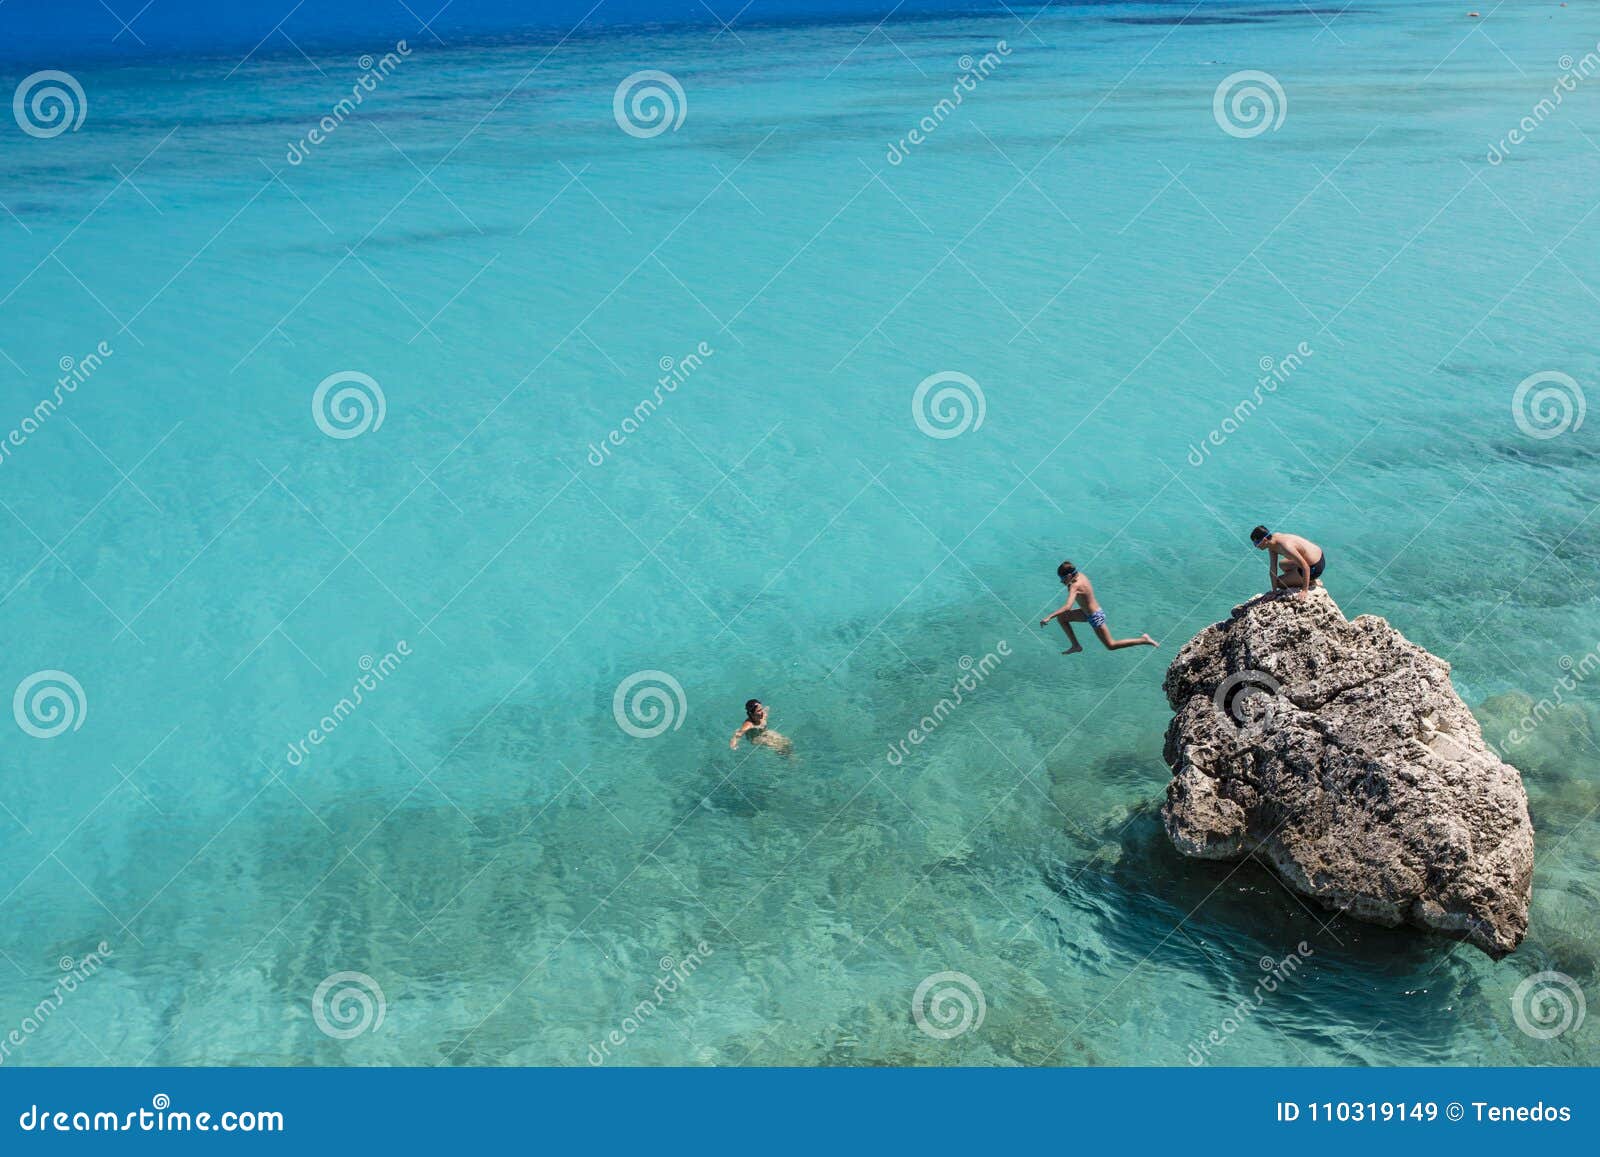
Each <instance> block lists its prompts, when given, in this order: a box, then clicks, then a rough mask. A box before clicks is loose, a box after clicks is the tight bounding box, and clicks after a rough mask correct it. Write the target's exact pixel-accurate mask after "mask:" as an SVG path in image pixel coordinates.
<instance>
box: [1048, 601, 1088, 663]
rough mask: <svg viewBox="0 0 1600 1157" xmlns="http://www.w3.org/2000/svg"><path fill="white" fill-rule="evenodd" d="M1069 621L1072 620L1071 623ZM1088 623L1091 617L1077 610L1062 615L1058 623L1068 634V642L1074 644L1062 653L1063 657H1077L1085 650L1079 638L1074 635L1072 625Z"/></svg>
mask: <svg viewBox="0 0 1600 1157" xmlns="http://www.w3.org/2000/svg"><path fill="white" fill-rule="evenodd" d="M1068 620H1071V622H1069V621H1068ZM1088 621H1089V616H1088V615H1086V614H1084V613H1083V612H1082V611H1077V610H1073V611H1068V612H1067V613H1066V614H1064V615H1062V616H1061V617H1060V618H1059V619H1057V620H1056V622H1058V623H1060V624H1061V629H1062V630H1063V631H1065V632H1066V633H1067V642H1069V643H1071V644H1072V646H1071V647H1069V648H1067V649H1066V650H1065V651H1062V652H1061V653H1062V654H1063V655H1075V654H1077V653H1078V652H1079V651H1081V650H1083V644H1082V643H1080V642H1078V636H1077V635H1074V634H1073V633H1072V623H1073V622H1078V623H1086V622H1088Z"/></svg>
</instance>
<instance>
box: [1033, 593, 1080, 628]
mask: <svg viewBox="0 0 1600 1157" xmlns="http://www.w3.org/2000/svg"><path fill="white" fill-rule="evenodd" d="M1077 601H1078V592H1077V591H1073V592H1072V593H1071V594H1069V595H1068V596H1067V601H1066V602H1064V603H1062V604H1061V606H1059V607H1058V608H1056V609H1055V610H1053V611H1051V612H1050V613H1049V614H1048V615H1046V616H1045V617H1044V618H1042V619H1040V620H1039V625H1040V626H1041V627H1042V626H1045V625H1046V624H1047V623H1049V622H1050V620H1052V619H1059V618H1060V617H1061V616H1062V615H1064V614H1066V613H1067V612H1068V611H1070V610H1071V609H1072V604H1073V603H1075V602H1077Z"/></svg>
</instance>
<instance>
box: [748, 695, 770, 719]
mask: <svg viewBox="0 0 1600 1157" xmlns="http://www.w3.org/2000/svg"><path fill="white" fill-rule="evenodd" d="M765 710H766V708H765V707H763V706H761V700H759V699H750V700H747V701H746V702H745V705H744V717H745V718H746V719H749V720H754V719H755V717H756V715H757V714H758V713H759V712H762V711H765Z"/></svg>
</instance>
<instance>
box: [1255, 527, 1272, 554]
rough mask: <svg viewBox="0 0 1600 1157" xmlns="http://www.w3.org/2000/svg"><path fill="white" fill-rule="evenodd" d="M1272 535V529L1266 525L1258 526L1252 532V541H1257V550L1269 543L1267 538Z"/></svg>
mask: <svg viewBox="0 0 1600 1157" xmlns="http://www.w3.org/2000/svg"><path fill="white" fill-rule="evenodd" d="M1271 537H1272V531H1270V530H1268V529H1267V528H1266V527H1264V526H1258V527H1256V528H1255V529H1254V530H1252V531H1251V532H1250V541H1251V542H1253V543H1255V547H1256V549H1257V550H1260V549H1261V548H1262V547H1264V546H1266V545H1267V539H1269V538H1271Z"/></svg>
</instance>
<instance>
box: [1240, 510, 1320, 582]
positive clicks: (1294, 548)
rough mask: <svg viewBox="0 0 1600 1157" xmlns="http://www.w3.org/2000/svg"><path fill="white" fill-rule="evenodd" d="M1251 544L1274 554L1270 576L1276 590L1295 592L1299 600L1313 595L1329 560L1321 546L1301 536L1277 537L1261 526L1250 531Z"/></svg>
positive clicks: (1279, 535) (1283, 535)
mask: <svg viewBox="0 0 1600 1157" xmlns="http://www.w3.org/2000/svg"><path fill="white" fill-rule="evenodd" d="M1250 541H1251V542H1253V543H1254V544H1255V548H1256V549H1257V550H1265V551H1270V552H1271V554H1270V556H1269V558H1268V561H1267V577H1268V578H1269V579H1270V580H1271V582H1272V587H1271V589H1272V590H1275V591H1285V592H1287V591H1291V590H1292V591H1294V597H1295V598H1297V599H1303V598H1305V597H1307V596H1308V595H1310V594H1311V588H1312V587H1314V586H1316V585H1317V580H1318V579H1319V578H1321V577H1322V570H1323V567H1324V565H1325V564H1326V563H1327V561H1328V556H1327V554H1326V553H1324V551H1323V549H1322V548H1321V547H1320V546H1318V545H1317V544H1316V543H1314V542H1312V541H1311V540H1310V539H1308V538H1301V537H1300V536H1299V535H1298V534H1281V533H1280V534H1274V533H1273V532H1272V531H1270V530H1268V529H1267V528H1266V527H1264V526H1258V527H1256V528H1255V529H1254V530H1252V531H1251V532H1250ZM1280 569H1281V570H1282V573H1281V574H1280V573H1279V571H1280Z"/></svg>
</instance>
